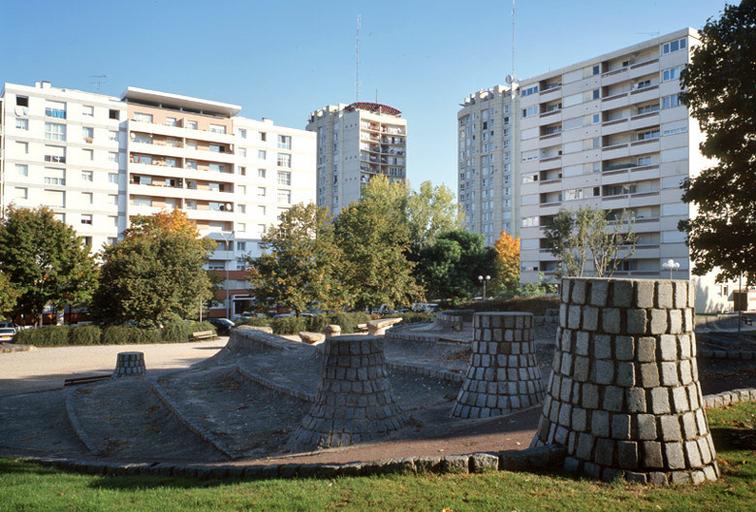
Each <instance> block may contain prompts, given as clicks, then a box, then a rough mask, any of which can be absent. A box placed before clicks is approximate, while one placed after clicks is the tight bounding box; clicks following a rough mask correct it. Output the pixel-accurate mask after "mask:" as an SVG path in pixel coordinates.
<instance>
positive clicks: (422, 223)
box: [406, 181, 460, 253]
mask: <svg viewBox="0 0 756 512" xmlns="http://www.w3.org/2000/svg"><path fill="white" fill-rule="evenodd" d="M406 209H407V213H406V216H407V222H408V224H409V230H410V241H411V245H412V252H413V253H419V251H420V250H421V249H423V248H424V247H427V246H428V245H429V244H431V243H433V241H434V240H435V239H436V237H437V236H438V235H439V233H443V232H446V231H451V230H453V229H458V228H459V227H460V222H459V214H458V212H457V205H456V204H454V194H453V193H452V191H451V190H450V189H449V188H448V187H447V186H446V185H439V186H437V187H434V186H433V184H432V183H431V182H430V181H424V182H422V183H421V184H420V189H419V190H418V191H417V192H409V195H408V196H407V200H406Z"/></svg>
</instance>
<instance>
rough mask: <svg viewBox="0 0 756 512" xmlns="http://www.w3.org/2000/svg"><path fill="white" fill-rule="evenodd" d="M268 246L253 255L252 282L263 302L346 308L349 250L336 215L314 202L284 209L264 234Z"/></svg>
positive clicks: (294, 307) (299, 309)
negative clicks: (344, 275)
mask: <svg viewBox="0 0 756 512" xmlns="http://www.w3.org/2000/svg"><path fill="white" fill-rule="evenodd" d="M260 246H261V249H262V250H263V251H264V253H263V255H262V256H260V257H258V258H253V259H250V260H249V264H250V267H249V273H250V281H251V283H252V286H253V287H254V293H255V297H256V298H257V301H258V303H259V304H264V305H267V306H273V305H281V306H285V307H289V308H291V309H292V310H294V311H295V312H296V313H297V314H299V313H301V312H303V311H306V310H307V309H308V308H309V307H319V308H321V309H326V310H332V309H340V308H342V307H343V306H344V305H345V303H346V302H347V297H346V290H345V287H344V285H343V283H342V281H341V270H342V268H343V265H344V255H343V252H342V250H341V247H340V246H339V245H338V244H337V243H336V241H335V237H334V231H333V225H332V223H331V218H330V215H329V214H328V211H327V210H326V209H324V208H318V207H317V206H315V205H314V204H308V205H304V204H297V205H294V206H292V207H291V208H290V209H289V210H287V211H286V212H284V213H282V214H281V220H280V222H279V224H278V225H277V226H274V227H272V228H271V229H269V230H268V232H267V233H266V234H265V235H264V236H263V238H262V242H261V244H260Z"/></svg>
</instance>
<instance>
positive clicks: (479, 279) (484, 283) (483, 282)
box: [478, 276, 491, 300]
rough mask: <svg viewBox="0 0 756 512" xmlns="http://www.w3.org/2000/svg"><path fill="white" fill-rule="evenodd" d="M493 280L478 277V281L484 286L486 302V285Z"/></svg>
mask: <svg viewBox="0 0 756 512" xmlns="http://www.w3.org/2000/svg"><path fill="white" fill-rule="evenodd" d="M490 280H491V276H485V277H483V276H478V281H480V282H481V283H482V284H483V300H486V283H487V282H488V281H490Z"/></svg>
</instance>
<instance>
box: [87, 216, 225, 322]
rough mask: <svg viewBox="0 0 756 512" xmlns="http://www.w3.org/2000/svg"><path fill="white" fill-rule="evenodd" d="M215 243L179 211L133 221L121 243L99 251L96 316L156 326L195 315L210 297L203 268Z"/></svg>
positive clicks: (208, 285)
mask: <svg viewBox="0 0 756 512" xmlns="http://www.w3.org/2000/svg"><path fill="white" fill-rule="evenodd" d="M215 245H216V243H215V242H213V241H212V240H210V239H207V238H199V233H198V231H197V228H196V226H195V224H194V223H193V222H192V221H190V220H189V219H188V218H187V217H186V214H184V213H183V212H181V211H180V210H172V211H171V212H160V213H157V214H155V215H151V216H136V217H134V218H132V221H131V227H130V228H129V229H127V230H126V231H125V232H124V234H123V239H122V240H121V241H119V242H118V243H116V244H114V245H112V246H110V247H107V248H106V249H105V251H104V252H103V255H102V259H103V264H102V269H101V272H100V283H99V286H98V288H97V292H96V293H95V298H94V313H95V315H96V316H97V317H98V318H99V319H100V320H102V321H104V322H106V323H121V322H125V321H128V320H136V321H137V322H139V323H143V324H146V325H154V326H158V325H162V324H164V323H165V322H167V321H168V320H171V319H175V318H176V317H181V318H190V317H193V316H195V314H196V313H198V311H199V308H200V307H201V304H202V303H204V302H205V301H207V300H209V299H210V298H211V297H212V284H211V282H210V278H209V277H208V273H207V271H206V270H205V269H204V268H203V265H204V264H205V263H207V258H208V256H209V254H210V252H211V251H212V250H213V248H214V247H215Z"/></svg>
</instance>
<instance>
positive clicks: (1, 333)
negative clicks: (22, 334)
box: [0, 327, 17, 343]
mask: <svg viewBox="0 0 756 512" xmlns="http://www.w3.org/2000/svg"><path fill="white" fill-rule="evenodd" d="M16 332H17V331H16V329H15V328H14V327H0V343H13V341H14V340H15V339H16Z"/></svg>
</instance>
